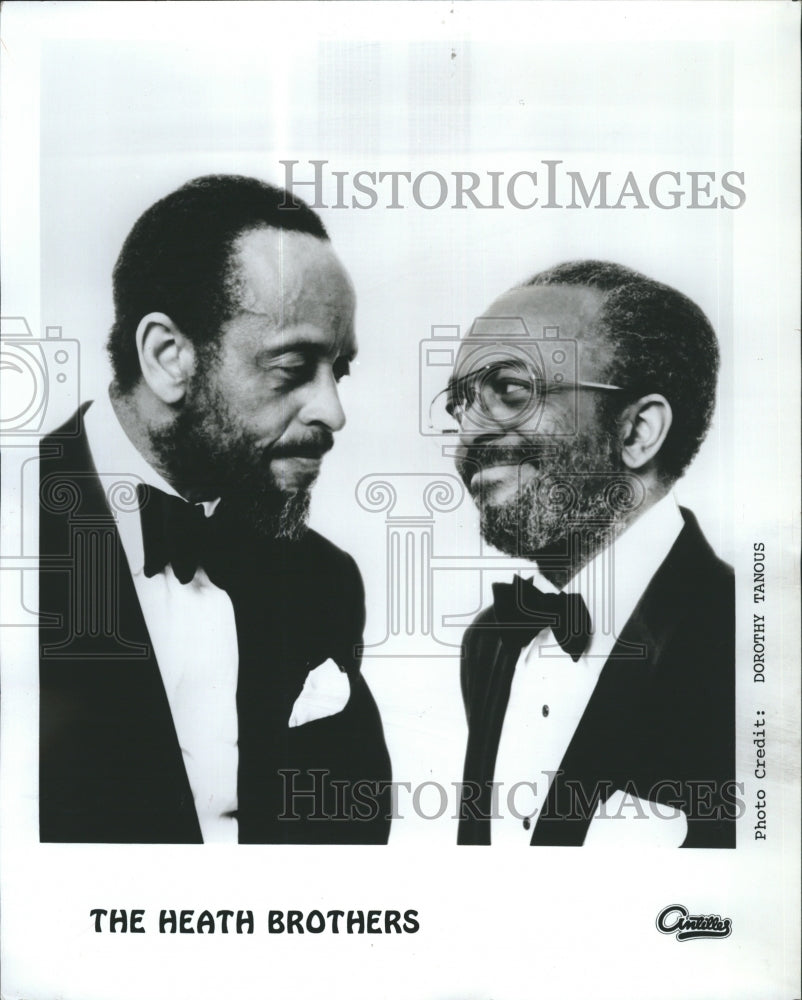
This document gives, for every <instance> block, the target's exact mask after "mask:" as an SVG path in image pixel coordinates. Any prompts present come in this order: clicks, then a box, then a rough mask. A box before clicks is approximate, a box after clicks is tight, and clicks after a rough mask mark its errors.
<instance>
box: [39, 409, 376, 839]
mask: <svg viewBox="0 0 802 1000" xmlns="http://www.w3.org/2000/svg"><path fill="white" fill-rule="evenodd" d="M69 426H70V425H65V428H63V429H62V430H61V431H57V432H56V433H54V434H52V435H51V436H49V437H47V438H45V439H44V440H43V442H42V445H41V449H40V585H39V591H40V616H41V617H40V631H39V637H40V663H39V665H40V671H39V672H40V733H39V736H40V759H39V824H40V839H41V840H42V841H58V842H123V843H193V842H201V839H202V838H201V832H200V827H199V824H198V818H197V814H196V811H195V807H194V803H193V798H192V792H191V790H190V786H189V782H188V780H187V775H186V771H185V768H184V764H183V759H182V753H181V749H180V747H179V744H178V740H177V737H176V732H175V727H174V725H173V719H172V714H171V711H170V706H169V704H168V700H167V695H166V693H165V689H164V685H163V683H162V679H161V674H160V671H159V665H158V663H157V662H156V658H155V655H154V652H153V649H152V646H151V643H150V640H149V636H148V631H147V627H146V624H145V620H144V617H143V615H142V611H141V608H140V605H139V601H138V599H137V595H136V591H135V588H134V582H133V578H132V576H131V572H130V570H129V568H128V564H127V561H126V557H125V554H124V551H123V548H122V545H121V543H120V538H119V535H118V533H117V529H116V522H115V519H114V516H113V514H112V512H111V510H110V505H111V507H112V508H113V507H114V505H115V504H119V503H129V504H130V503H131V502H135V499H134V498H132V493H133V489H131V488H128V487H127V486H126V485H125V484H120V483H116V484H115V483H114V482H108V481H107V480H108V477H104V476H103V475H102V471H103V470H97V471H96V470H95V469H94V467H93V464H92V458H91V454H90V451H89V447H88V443H87V439H86V436H85V433H84V431H83V427H82V422H81V420H80V419H79V421H78V425H77V427H78V432H77V433H73V434H69V433H68V428H69ZM98 472H100V473H101V475H98ZM245 548H246V551H245V552H244V553H243V556H244V557H243V558H242V559H241V569H240V570H239V572H238V574H237V578H236V580H235V582H234V583H232V585H231V586H230V587H228V586H227V590H228V592H229V594H230V596H231V599H232V604H233V606H234V613H235V619H236V624H237V636H238V645H239V674H238V685H237V711H238V724H239V741H238V749H239V773H238V816H237V818H238V829H239V841H240V843H285V842H288V843H385V842H386V841H387V838H388V835H389V816H390V803H389V795H390V787H389V782H390V779H391V771H390V760H389V756H388V753H387V748H386V745H385V741H384V735H383V731H382V724H381V720H380V717H379V713H378V709H377V707H376V704H375V702H374V700H373V698H372V696H371V694H370V691H369V690H368V687H367V685H366V683H365V681H364V679H363V678H362V676H361V674H360V669H359V668H360V661H359V647H360V644H361V642H362V631H363V626H364V592H363V588H362V581H361V577H360V574H359V571H358V569H357V567H356V564H355V563H354V561H353V560H352V559H351V558H350V556H348V555H347V554H346V553H344V552H342V551H341V550H340V549H338V548H336V547H335V546H334V545H332V544H331V543H330V542H328V541H326V540H325V539H324V538H322V537H321V536H320V535H318V534H316V533H315V532H313V531H309V532H308V533H307V534H306V535H305V537H304V538H303V539H302V540H301V541H300V542H297V543H289V542H278V541H272V542H270V541H259V540H257V539H249V540H248V541H247V544H246V546H245ZM237 566H238V567H239V566H240V562H238V563H237ZM329 658H331V659H333V660H334V661H335V662H336V663H337V664H338V665H340V666H341V668H344V669H345V670H346V672H347V674H348V677H349V681H350V689H351V694H350V699H349V701H348V703H347V705H346V706H345V708H344V709H343V710H342V711H341V712H339V713H338V714H336V715H333V716H330V717H328V718H323V719H317V720H315V721H311V722H308V723H306V724H305V725H301V726H298V727H294V728H289V727H288V720H289V717H290V713H291V710H292V706H293V704H294V702H295V700H296V698H297V697H298V695H299V694H300V693H301V690H302V688H303V685H304V681H305V679H306V676H307V674H308V672H309V670H310V669H313V668H314V667H316V666H318V665H319V664H321V663H323V662H325V661H326V660H327V659H329Z"/></svg>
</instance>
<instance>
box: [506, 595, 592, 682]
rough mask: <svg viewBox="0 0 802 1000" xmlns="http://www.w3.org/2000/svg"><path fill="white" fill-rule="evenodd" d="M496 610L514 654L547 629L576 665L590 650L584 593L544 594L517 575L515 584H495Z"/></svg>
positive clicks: (587, 615)
mask: <svg viewBox="0 0 802 1000" xmlns="http://www.w3.org/2000/svg"><path fill="white" fill-rule="evenodd" d="M493 609H494V611H495V613H496V621H497V622H498V623H499V625H500V626H501V638H502V641H503V642H504V645H505V646H506V647H507V648H508V649H509V650H510V651H511V652H513V653H515V652H520V651H521V650H522V649H523V648H524V647H525V646H528V645H529V643H530V642H531V641H532V640H533V639H534V638H535V636H536V635H538V633H540V632H542V631H543V629H546V628H550V629H551V630H552V632H553V633H554V638H555V639H556V640H557V642H558V643H559V644H560V645H561V646H562V648H563V649H564V650H565V652H566V653H568V655H569V656H570V657H571V659H572V660H573V661H574V662H575V663H576V661H577V660H578V659H579V657H580V656H581V655H582V654H583V653H584V652H585V650H586V649H587V648H588V644H589V642H590V636H591V633H592V628H591V621H590V613H589V611H588V607H587V605H586V604H585V601H584V600H583V598H582V595H581V594H565V593H562V592H561V593H559V594H544V593H543V591H542V590H538V588H537V587H536V586H535V585H534V584H533V583H532V582H531V581H530V580H522V579H521V577H520V576H516V577H515V579H514V580H513V582H512V583H494V584H493Z"/></svg>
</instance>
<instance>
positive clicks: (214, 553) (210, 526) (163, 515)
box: [136, 483, 226, 583]
mask: <svg viewBox="0 0 802 1000" xmlns="http://www.w3.org/2000/svg"><path fill="white" fill-rule="evenodd" d="M136 492H137V499H138V500H139V516H140V519H141V522H142V544H143V547H144V552H145V567H144V569H145V576H147V577H151V576H155V575H156V574H157V573H160V572H161V571H162V570H163V569H164V567H165V566H167V565H168V564H169V565H170V566H172V567H173V572H174V573H175V575H176V578H177V579H178V581H179V582H180V583H189V581H190V580H191V579H192V578H193V577H194V576H195V572H196V571H197V569H198V567H199V566H202V567H203V568H204V569H205V570H206V573H207V574H208V576H209V577H210V578H214V576H217V574H216V572H215V571H216V569H218V567H219V564H220V554H221V551H222V550H225V548H226V545H225V542H224V540H223V537H222V533H221V519H220V517H219V516H218V515H217V513H215V516H214V517H206V516H205V514H204V511H203V507H202V506H201V505H200V504H192V503H188V502H187V501H186V500H182V499H181V498H180V497H176V496H169V495H168V494H167V493H163V492H162V491H161V490H159V489H156V488H155V487H153V486H144V485H143V484H141V483H140V484H139V485H138V486H137V488H136ZM215 582H217V581H216V580H215Z"/></svg>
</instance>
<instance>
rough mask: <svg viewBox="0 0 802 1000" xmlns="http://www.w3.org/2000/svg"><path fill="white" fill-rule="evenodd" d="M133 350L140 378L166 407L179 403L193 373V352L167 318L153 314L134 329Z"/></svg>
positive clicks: (143, 319)
mask: <svg viewBox="0 0 802 1000" xmlns="http://www.w3.org/2000/svg"><path fill="white" fill-rule="evenodd" d="M136 349H137V353H138V355H139V367H140V368H141V370H142V378H143V379H144V380H145V382H147V384H148V386H149V387H150V389H151V391H152V392H153V393H154V394H155V395H156V396H158V398H159V399H160V400H161V401H162V402H163V403H167V404H175V403H180V402H181V400H182V399H183V398H184V394H185V393H186V389H187V384H188V382H189V379H190V377H191V375H192V373H193V372H194V370H195V351H194V349H193V347H192V343H191V341H189V340H188V339H187V337H185V336H184V334H183V333H182V332H181V331H180V330H179V328H178V327H177V326H176V325H175V323H173V321H172V320H171V319H170V317H169V316H167V315H165V314H164V313H159V312H153V313H148V314H147V316H143V317H142V319H141V320H140V321H139V326H138V327H137V328H136Z"/></svg>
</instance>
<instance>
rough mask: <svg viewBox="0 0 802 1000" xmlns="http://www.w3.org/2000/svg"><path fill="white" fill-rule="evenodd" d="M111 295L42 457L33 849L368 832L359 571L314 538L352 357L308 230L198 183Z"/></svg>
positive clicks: (335, 282)
mask: <svg viewBox="0 0 802 1000" xmlns="http://www.w3.org/2000/svg"><path fill="white" fill-rule="evenodd" d="M114 304H115V321H114V326H113V328H112V331H111V335H110V338H109V353H110V357H111V362H112V366H113V373H114V381H113V383H112V386H111V388H110V393H109V395H108V397H107V398H102V399H98V400H96V401H95V402H93V403H91V404H90V405H88V406H84V407H82V409H81V411H80V412H79V413H78V414H77V415H76V418H75V419H74V420H73V421H71V422H70V423H69V424H68V425H65V426H64V427H63V428H61V429H60V430H59V431H57V432H55V433H54V434H52V435H50V436H49V437H47V438H45V439H44V440H43V442H42V447H41V460H40V478H41V489H40V499H41V518H40V551H41V572H40V613H41V616H42V617H41V628H40V681H41V690H40V707H41V713H40V837H41V839H42V840H43V841H84V842H87V841H88V842H103V841H108V842H141V843H186V842H201V841H203V842H233V843H236V842H238V841H239V842H240V843H243V842H246V843H282V842H302V843H309V842H322V843H332V842H379V843H383V842H385V841H386V840H387V836H388V832H389V818H388V817H389V812H390V810H389V808H379V807H380V806H384V805H385V804H386V803H384V799H383V798H382V795H383V793H382V792H381V788H383V787H385V786H388V785H389V779H390V762H389V758H388V755H387V749H386V746H385V742H384V737H383V732H382V725H381V721H380V718H379V714H378V710H377V708H376V705H375V703H374V701H373V698H372V697H371V694H370V692H369V690H368V688H367V685H366V684H365V681H364V680H363V678H362V676H361V674H360V661H359V649H360V643H361V642H362V630H363V626H364V595H363V590H362V582H361V578H360V575H359V571H358V569H357V567H356V565H355V564H354V562H353V560H352V559H351V558H350V557H349V556H348V555H346V554H345V553H344V552H342V551H340V550H339V549H337V548H336V547H335V546H334V545H332V544H331V543H329V542H327V541H326V540H325V539H323V538H322V537H320V536H319V535H317V534H316V533H315V532H314V531H311V530H309V529H308V528H307V526H306V518H307V513H308V509H309V496H310V489H311V487H312V484H313V482H314V480H315V478H316V476H317V474H318V471H319V468H320V463H321V460H322V458H323V456H324V454H325V453H326V452H327V451H328V450H329V449H330V448H331V447H332V444H333V441H334V435H335V434H336V432H337V431H338V430H340V428H341V427H342V426H343V423H344V420H345V416H344V413H343V410H342V408H341V405H340V400H339V397H338V383H339V381H340V379H342V378H343V377H344V376H346V375H347V374H348V369H349V363H350V362H351V361H352V359H353V357H354V355H355V353H356V339H355V335H354V292H353V289H352V286H351V282H350V279H349V277H348V275H347V273H346V272H345V270H344V268H343V266H342V264H341V263H340V262H339V260H338V258H337V256H336V254H335V253H334V251H333V249H332V247H331V244H330V242H329V239H328V235H327V233H326V230H325V229H324V227H323V224H322V222H321V221H320V219H319V218H318V216H317V215H316V214H315V213H314V212H313V211H312V210H311V209H310V208H309V207H308V206H306V205H305V204H304V203H303V202H301V201H300V200H298V199H293V198H291V197H290V196H289V195H288V194H287V193H286V192H284V191H281V190H278V189H276V188H273V187H271V186H269V185H267V184H264V183H262V182H260V181H257V180H254V179H251V178H244V177H237V176H209V177H204V178H199V179H197V180H195V181H192V182H190V183H188V184H186V185H184V186H183V187H182V188H180V189H179V190H178V191H175V192H173V193H172V194H170V195H168V196H167V197H165V198H163V199H162V200H161V201H159V202H157V203H156V204H155V205H153V206H151V208H149V209H148V210H147V211H146V212H145V213H144V214H143V215H142V216H141V218H140V219H139V220H138V221H137V223H136V224H135V226H134V227H133V229H132V230H131V232H130V234H129V235H128V238H127V239H126V241H125V244H124V246H123V248H122V251H121V253H120V256H119V258H118V260H117V264H116V266H115V269H114ZM360 787H362V788H363V789H364V788H367V789H368V790H369V792H370V793H371V799H372V804H373V807H372V808H370V809H365V808H360V805H359V801H360V800H359V790H360ZM388 794H389V792H388ZM363 798H364V796H363Z"/></svg>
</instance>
